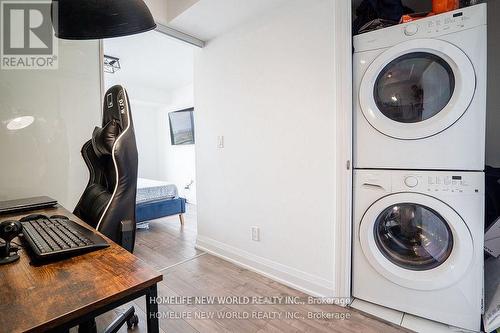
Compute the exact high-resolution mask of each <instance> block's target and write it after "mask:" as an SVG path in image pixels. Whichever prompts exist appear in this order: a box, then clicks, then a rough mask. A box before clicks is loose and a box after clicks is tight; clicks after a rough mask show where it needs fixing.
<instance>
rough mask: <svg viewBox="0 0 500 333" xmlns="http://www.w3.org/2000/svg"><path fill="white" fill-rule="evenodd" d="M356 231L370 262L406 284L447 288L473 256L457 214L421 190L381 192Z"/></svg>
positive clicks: (470, 240)
mask: <svg viewBox="0 0 500 333" xmlns="http://www.w3.org/2000/svg"><path fill="white" fill-rule="evenodd" d="M356 232H357V238H358V240H359V245H360V246H361V250H362V253H363V255H364V257H365V259H366V261H367V262H368V263H369V264H370V265H371V267H372V268H373V269H375V270H376V271H377V272H378V273H379V274H380V275H382V276H384V277H385V278H387V279H388V280H389V281H391V282H393V283H396V284H398V285H400V286H403V287H405V288H410V289H416V290H436V289H440V288H446V287H448V286H450V285H453V284H454V283H455V282H457V281H458V280H460V279H461V278H463V276H464V274H465V272H467V270H468V269H469V267H470V265H471V263H472V261H473V254H474V241H473V239H472V235H471V233H470V231H469V228H468V227H467V225H466V223H465V222H464V220H463V219H462V217H461V216H460V215H458V213H457V212H456V211H455V210H454V209H453V208H451V207H450V206H448V205H447V204H445V203H444V202H442V201H441V200H438V199H436V198H434V197H431V196H428V195H425V194H420V193H405V192H403V193H395V194H390V195H387V196H385V197H382V198H380V199H379V200H377V201H375V202H374V203H373V204H372V205H371V206H370V207H369V208H368V209H367V210H366V211H365V213H364V214H363V216H362V218H361V220H360V221H359V226H358V229H357V231H356Z"/></svg>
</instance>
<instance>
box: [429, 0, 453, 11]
mask: <svg viewBox="0 0 500 333" xmlns="http://www.w3.org/2000/svg"><path fill="white" fill-rule="evenodd" d="M458 8H460V2H459V0H432V11H433V12H434V14H440V13H445V12H449V11H450V10H455V9H458Z"/></svg>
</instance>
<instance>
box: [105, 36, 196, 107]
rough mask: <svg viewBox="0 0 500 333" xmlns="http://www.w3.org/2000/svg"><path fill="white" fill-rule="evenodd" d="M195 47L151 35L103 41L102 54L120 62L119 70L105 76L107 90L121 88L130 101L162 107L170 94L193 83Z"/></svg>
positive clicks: (165, 37) (168, 38)
mask: <svg viewBox="0 0 500 333" xmlns="http://www.w3.org/2000/svg"><path fill="white" fill-rule="evenodd" d="M193 52H194V47H193V46H190V45H188V44H186V43H183V42H180V41H177V40H175V39H172V38H170V37H167V36H165V35H164V34H162V33H159V32H156V31H150V32H147V33H143V34H138V35H132V36H128V37H120V38H112V39H105V40H104V54H106V55H110V56H113V57H117V58H120V66H121V69H120V70H119V71H118V72H116V73H115V74H107V73H106V74H105V77H104V78H105V84H106V87H109V86H112V85H114V84H122V85H124V86H125V87H126V88H127V90H128V92H129V95H130V98H131V99H134V100H140V101H143V102H148V103H160V104H164V103H166V102H167V101H168V96H167V95H168V94H169V92H170V91H172V90H175V89H177V88H181V87H184V86H187V85H189V84H191V83H192V82H193V61H194V59H193Z"/></svg>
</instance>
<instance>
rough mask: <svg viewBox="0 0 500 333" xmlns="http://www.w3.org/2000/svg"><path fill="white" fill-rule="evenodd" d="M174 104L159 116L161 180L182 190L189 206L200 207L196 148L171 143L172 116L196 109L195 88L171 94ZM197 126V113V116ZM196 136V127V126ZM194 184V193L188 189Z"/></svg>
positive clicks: (165, 108)
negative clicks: (169, 115)
mask: <svg viewBox="0 0 500 333" xmlns="http://www.w3.org/2000/svg"><path fill="white" fill-rule="evenodd" d="M170 96H171V100H172V102H171V103H170V104H169V105H168V106H164V107H162V108H161V110H160V113H159V117H160V118H159V121H158V125H159V130H158V134H159V145H158V156H160V158H161V160H160V169H161V170H162V174H161V175H160V178H159V179H164V180H168V181H171V182H173V183H174V184H176V185H177V188H178V189H179V194H180V195H181V196H183V197H185V198H186V199H187V200H188V202H190V203H193V204H196V164H195V161H196V155H195V145H183V146H173V145H172V144H171V141H170V127H169V119H168V113H169V112H172V111H178V110H183V109H187V108H190V107H193V105H194V101H193V85H192V84H190V85H187V86H185V87H181V88H178V89H175V90H173V91H171V92H170ZM194 116H195V122H196V116H197V113H196V110H195V112H194ZM195 134H196V124H195ZM191 181H194V183H193V184H192V185H191V186H190V189H189V190H187V189H185V187H186V185H188V184H189V183H190V182H191Z"/></svg>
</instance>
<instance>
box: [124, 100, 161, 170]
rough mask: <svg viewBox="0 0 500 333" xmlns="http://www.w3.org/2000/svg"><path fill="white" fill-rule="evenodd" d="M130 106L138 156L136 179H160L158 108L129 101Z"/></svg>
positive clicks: (153, 105) (157, 106) (154, 105)
mask: <svg viewBox="0 0 500 333" xmlns="http://www.w3.org/2000/svg"><path fill="white" fill-rule="evenodd" d="M130 104H131V109H132V118H133V120H134V130H135V139H136V143H137V153H138V156H139V170H138V177H140V178H149V179H161V178H160V177H161V174H162V170H161V168H160V161H161V158H160V156H159V155H158V145H159V142H158V136H159V135H160V134H159V127H158V119H159V117H160V111H159V109H160V106H159V105H156V104H147V103H144V102H140V101H131V102H130Z"/></svg>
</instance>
